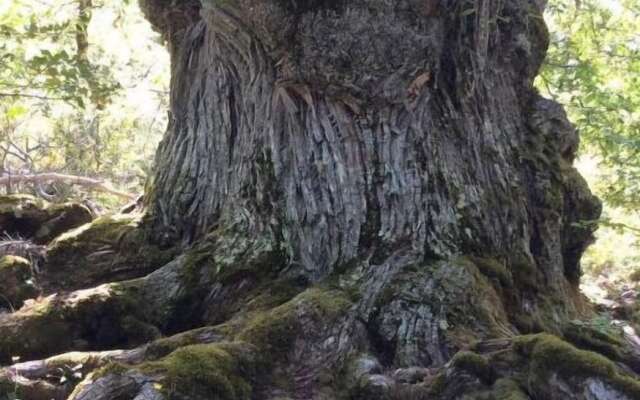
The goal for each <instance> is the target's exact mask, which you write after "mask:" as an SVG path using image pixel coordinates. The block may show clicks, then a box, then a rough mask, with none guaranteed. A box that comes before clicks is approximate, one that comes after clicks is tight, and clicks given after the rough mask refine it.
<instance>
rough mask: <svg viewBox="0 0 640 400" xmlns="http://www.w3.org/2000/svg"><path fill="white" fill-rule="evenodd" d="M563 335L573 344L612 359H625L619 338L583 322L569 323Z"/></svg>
mask: <svg viewBox="0 0 640 400" xmlns="http://www.w3.org/2000/svg"><path fill="white" fill-rule="evenodd" d="M563 334H564V337H565V338H566V339H567V340H568V341H569V342H571V343H573V344H574V345H575V346H577V347H579V348H581V349H586V350H591V351H595V352H597V353H600V354H602V355H604V356H606V357H608V358H610V359H612V360H615V361H623V360H624V359H625V355H624V351H623V348H624V346H625V343H624V342H623V340H622V339H621V338H618V337H616V336H614V335H613V333H607V332H603V331H600V330H598V329H595V328H592V327H590V326H588V325H585V324H576V323H570V324H568V325H567V326H566V327H565V328H564V330H563Z"/></svg>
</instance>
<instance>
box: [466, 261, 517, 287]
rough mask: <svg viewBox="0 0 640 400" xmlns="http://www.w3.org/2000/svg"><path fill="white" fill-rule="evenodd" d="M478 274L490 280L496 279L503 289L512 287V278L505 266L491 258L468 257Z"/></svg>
mask: <svg viewBox="0 0 640 400" xmlns="http://www.w3.org/2000/svg"><path fill="white" fill-rule="evenodd" d="M469 259H470V260H471V262H473V263H474V264H475V265H476V266H477V267H478V269H479V270H480V272H481V273H482V274H483V275H485V276H487V277H488V278H491V279H497V280H498V281H499V282H500V284H501V285H502V286H504V287H510V286H512V285H513V277H512V276H511V273H510V272H509V270H508V269H507V267H506V265H504V264H503V263H501V262H499V261H497V260H496V259H493V258H482V257H469Z"/></svg>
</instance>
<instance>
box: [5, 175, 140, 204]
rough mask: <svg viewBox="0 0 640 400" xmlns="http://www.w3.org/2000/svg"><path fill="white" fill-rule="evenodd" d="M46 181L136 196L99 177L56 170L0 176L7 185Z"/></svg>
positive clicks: (134, 197) (129, 196) (120, 195)
mask: <svg viewBox="0 0 640 400" xmlns="http://www.w3.org/2000/svg"><path fill="white" fill-rule="evenodd" d="M46 182H66V183H70V184H73V185H80V186H85V187H88V188H91V189H93V190H98V191H101V192H106V193H110V194H113V195H115V196H118V197H122V198H125V199H128V200H135V199H136V197H137V196H136V195H135V194H132V193H127V192H123V191H121V190H118V189H115V188H114V187H112V186H111V184H109V183H108V182H105V181H102V180H99V179H93V178H88V177H85V176H77V175H66V174H59V173H56V172H46V173H41V174H24V175H3V176H0V185H7V184H9V183H34V184H41V183H46Z"/></svg>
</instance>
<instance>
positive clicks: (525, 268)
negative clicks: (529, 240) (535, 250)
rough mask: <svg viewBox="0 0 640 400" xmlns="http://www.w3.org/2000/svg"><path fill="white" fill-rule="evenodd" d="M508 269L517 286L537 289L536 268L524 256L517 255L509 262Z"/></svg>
mask: <svg viewBox="0 0 640 400" xmlns="http://www.w3.org/2000/svg"><path fill="white" fill-rule="evenodd" d="M509 269H510V270H511V274H512V275H513V280H514V282H515V284H516V285H517V286H519V287H522V288H523V289H528V290H533V291H537V290H538V276H539V271H538V268H537V267H536V265H535V264H534V263H532V262H531V261H529V260H528V259H527V258H526V257H517V258H516V259H515V260H513V261H512V262H511V263H510V268H509Z"/></svg>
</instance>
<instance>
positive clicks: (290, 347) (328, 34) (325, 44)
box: [0, 0, 640, 400]
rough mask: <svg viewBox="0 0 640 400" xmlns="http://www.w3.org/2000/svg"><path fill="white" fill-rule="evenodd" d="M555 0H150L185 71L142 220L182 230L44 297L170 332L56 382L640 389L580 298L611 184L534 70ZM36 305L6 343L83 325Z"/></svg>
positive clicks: (97, 393) (166, 388)
mask: <svg viewBox="0 0 640 400" xmlns="http://www.w3.org/2000/svg"><path fill="white" fill-rule="evenodd" d="M544 3H545V2H544V1H530V0H513V1H504V0H478V1H453V0H439V1H437V0H402V1H395V0H394V1H391V0H352V1H345V0H313V1H306V2H302V1H297V0H259V1H255V0H233V1H222V0H206V1H204V0H203V1H202V2H200V1H197V0H187V1H180V2H169V1H166V0H143V1H142V2H141V5H142V7H143V10H144V11H145V13H146V16H147V17H148V19H149V20H150V21H151V23H152V24H153V25H154V26H155V27H156V29H158V30H159V31H160V32H161V33H162V34H163V35H164V37H165V38H166V40H167V43H168V47H169V50H170V52H171V60H172V61H171V62H172V71H173V75H172V85H171V110H170V113H171V114H170V123H169V127H168V131H167V133H166V136H165V138H164V140H163V141H162V143H161V144H160V147H159V149H158V153H157V157H156V166H155V171H154V174H153V179H152V180H151V182H150V183H149V185H148V188H147V193H146V194H145V203H146V207H147V214H146V217H145V219H144V223H143V225H142V228H138V227H136V229H143V230H145V234H141V235H140V236H138V235H135V237H136V238H142V239H141V240H151V241H152V242H153V243H154V245H156V246H158V245H159V246H167V247H171V248H176V247H177V248H179V249H181V252H182V253H183V254H181V255H180V256H178V257H177V258H175V259H174V260H173V261H171V262H169V263H168V264H166V265H164V266H162V265H156V264H159V263H160V261H158V262H157V263H152V264H154V265H152V266H151V267H152V268H154V269H156V268H157V269H156V270H155V272H153V273H151V274H150V275H148V276H147V277H141V278H138V279H135V280H132V281H127V282H122V283H113V284H107V285H105V286H101V287H98V288H95V289H91V288H86V289H84V288H82V287H79V286H82V285H85V284H88V283H87V282H88V281H87V280H80V281H79V282H73V285H70V286H66V288H67V289H73V290H77V291H76V292H72V293H68V294H66V295H65V297H62V298H61V299H62V302H61V303H56V304H54V307H56V306H57V307H59V308H60V309H61V310H65V313H66V314H65V315H66V318H65V319H63V320H62V321H58V322H59V323H60V324H61V325H60V326H61V327H63V328H65V329H68V330H71V331H74V327H75V330H77V331H81V332H85V335H84V336H82V339H83V340H84V342H83V343H84V344H85V345H86V346H87V347H88V348H89V349H91V350H96V351H97V350H108V349H112V348H113V347H115V346H131V345H133V343H134V342H135V340H131V339H132V338H128V337H127V335H123V334H122V333H123V332H128V330H127V327H128V326H130V324H129V323H128V322H131V318H128V319H127V320H126V321H125V320H124V319H123V318H124V317H122V316H125V315H128V316H130V317H133V318H134V319H135V322H136V324H135V325H134V326H144V327H146V330H147V331H149V332H154V333H156V334H161V335H163V336H169V337H166V338H162V339H159V340H156V341H154V342H153V344H152V345H151V346H153V348H155V349H156V350H157V351H159V353H154V354H155V355H154V356H153V357H147V356H146V354H147V353H145V356H144V357H138V358H135V357H134V358H135V359H126V357H125V358H124V359H121V361H122V364H118V365H111V366H109V367H108V368H107V367H105V368H106V369H102V370H100V371H97V372H96V373H94V374H90V375H89V376H87V377H86V378H85V379H84V380H83V382H81V383H80V384H79V385H77V386H76V387H75V389H74V390H73V393H71V394H70V395H69V399H71V400H80V399H111V398H132V399H165V398H167V399H195V400H199V399H203V400H204V399H274V400H275V399H365V398H366V399H381V400H382V399H406V398H416V399H438V400H453V399H459V398H463V397H464V398H471V399H494V398H495V399H501V398H514V399H533V400H541V399H569V400H587V399H589V400H592V399H598V400H607V399H623V400H631V399H635V398H639V397H638V396H640V384H638V383H637V373H638V371H639V368H640V364H639V363H638V354H637V352H636V351H635V350H634V349H633V348H632V347H630V346H629V345H628V343H626V342H625V340H624V339H623V338H619V337H614V336H609V335H606V334H603V333H602V332H599V331H597V330H596V329H593V328H590V327H589V326H588V325H587V324H581V323H578V322H576V321H575V320H576V319H581V318H583V319H588V318H590V317H591V316H592V315H593V314H592V311H591V309H590V307H589V305H588V304H587V303H586V301H585V300H584V299H583V297H582V295H581V294H580V293H579V289H578V280H579V277H580V264H579V263H580V257H581V255H582V253H583V251H584V249H585V248H586V246H587V245H588V244H589V243H590V242H591V240H592V236H593V235H592V233H593V227H592V225H585V224H577V223H578V222H580V221H584V220H595V219H597V218H598V216H599V214H600V203H599V202H598V200H597V199H596V198H595V197H594V196H593V195H592V194H591V192H590V191H589V189H588V187H587V185H586V183H585V182H584V180H583V179H582V178H581V177H580V176H579V174H578V173H577V172H576V170H575V169H574V168H573V167H572V162H573V159H574V157H575V152H576V149H577V146H578V136H577V133H576V131H575V130H574V128H573V127H572V125H571V124H570V123H569V122H568V121H567V118H566V115H565V112H564V110H563V109H562V107H560V106H559V105H558V104H556V103H554V102H552V101H550V100H546V99H544V98H542V97H540V96H539V95H538V94H537V92H536V91H535V89H534V88H533V79H534V77H535V75H536V73H537V71H538V69H539V67H540V64H541V63H542V60H543V58H544V55H545V51H546V46H547V41H548V38H547V31H546V27H545V25H544V22H543V20H542V12H543V8H544V5H545V4H544ZM92 232H100V230H99V225H97V224H95V223H94V226H93V227H88V228H87V231H86V235H87V236H88V237H89V236H91V235H90V234H91V233H92ZM135 232H138V231H137V230H136V231H135ZM147 234H148V235H147ZM149 235H150V236H149ZM149 238H151V239H149ZM135 243H138V242H137V241H136V242H135ZM122 248H124V247H122ZM122 251H125V250H122ZM167 254H173V253H171V252H168V253H167ZM125 259H127V258H125ZM60 264H64V262H63V261H61V262H60ZM48 268H51V270H61V271H65V269H64V268H58V267H56V266H55V265H50V266H48ZM85 268H86V271H83V274H84V275H86V274H89V276H91V277H96V279H102V278H103V277H104V275H101V274H100V272H101V268H95V266H94V265H87V266H86V267H85ZM136 271H140V269H137V270H136ZM145 273H146V272H145ZM84 275H83V276H84ZM45 276H46V272H45ZM96 279H92V280H91V281H90V282H91V284H90V285H93V284H94V283H96ZM114 279H117V278H114ZM100 282H102V281H100ZM64 288H65V287H63V289H64ZM116 289H117V290H116ZM105 291H106V292H107V294H108V295H105V296H103V297H100V298H99V300H100V301H97V302H93V301H90V300H91V299H92V297H91V296H90V295H91V294H92V293H94V294H100V293H103V294H104V292H105ZM45 294H48V293H45ZM74 299H85V302H86V303H87V305H86V306H85V307H82V308H79V307H76V305H79V304H84V303H82V302H80V303H78V302H77V301H74ZM132 299H133V300H132ZM132 304H142V305H144V307H142V309H141V310H136V309H135V307H133V308H132ZM32 306H33V305H32ZM105 310H107V311H108V312H107V311H105ZM54 311H55V308H54ZM112 311H115V312H112ZM105 313H107V314H108V315H109V316H111V318H112V320H113V321H115V322H114V323H113V324H111V325H112V328H114V327H115V328H116V330H117V332H116V333H118V335H116V336H115V337H117V338H118V340H116V341H114V340H112V341H110V342H105V341H104V340H100V338H101V337H103V336H101V335H102V334H101V330H100V329H97V330H96V329H95V324H94V323H93V320H94V318H93V317H91V316H93V315H102V314H105ZM44 315H51V313H46V314H40V315H35V314H33V313H30V312H27V311H25V310H24V309H23V310H21V311H20V310H19V311H17V312H16V313H13V314H11V315H9V316H5V317H3V318H2V319H0V332H8V333H11V334H12V337H13V338H14V339H13V341H8V342H7V343H8V344H5V345H4V347H3V344H2V341H1V340H0V356H3V357H5V359H7V358H9V357H10V356H11V355H12V353H14V352H20V354H21V355H23V357H27V358H29V357H31V358H36V357H37V358H42V357H47V356H49V355H51V354H48V353H49V352H58V351H68V350H71V349H73V347H74V343H73V339H77V338H74V337H73V336H72V335H66V336H65V337H66V338H67V339H68V340H67V341H66V342H62V344H57V347H55V350H49V349H52V348H54V346H52V345H49V344H48V343H47V344H46V345H43V344H42V343H43V341H34V342H30V343H31V345H30V346H26V347H25V346H21V343H20V340H19V337H18V336H16V335H15V333H16V332H18V333H19V332H20V331H21V330H24V329H21V328H20V327H22V326H29V325H38V324H40V323H42V321H43V318H44ZM53 315H58V313H55V312H54V313H53ZM87 315H89V318H88V320H87V319H86V318H85V316H87ZM121 317H122V318H121ZM125 322H127V323H125ZM199 327H202V329H204V331H203V332H214V333H215V340H200V339H199V336H198V335H197V334H196V335H195V336H194V335H191V334H189V333H185V334H184V335H183V336H181V335H178V336H173V337H170V335H173V334H176V333H179V332H183V331H186V332H190V331H191V330H192V329H194V328H199ZM576 327H578V328H576ZM554 335H556V336H554ZM205 336H206V338H210V335H205ZM125 339H128V340H125ZM202 342H205V343H202ZM137 344H138V343H136V345H137ZM597 353H599V354H597ZM124 354H135V355H139V354H141V353H140V352H138V351H134V352H133V353H124ZM1 377H2V376H0V378H1ZM36 380H37V379H36ZM0 384H2V381H0ZM34 398H35V397H34Z"/></svg>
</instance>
